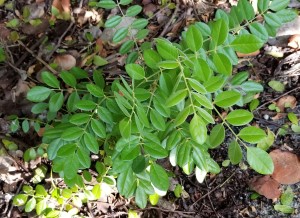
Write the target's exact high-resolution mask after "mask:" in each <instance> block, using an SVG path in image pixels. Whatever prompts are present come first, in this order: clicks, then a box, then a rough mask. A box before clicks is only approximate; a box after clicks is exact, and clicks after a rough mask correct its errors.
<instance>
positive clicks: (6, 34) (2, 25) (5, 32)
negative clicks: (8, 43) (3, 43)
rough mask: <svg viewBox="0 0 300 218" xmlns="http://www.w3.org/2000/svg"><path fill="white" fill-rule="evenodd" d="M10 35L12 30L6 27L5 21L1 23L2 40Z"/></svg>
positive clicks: (0, 33)
mask: <svg viewBox="0 0 300 218" xmlns="http://www.w3.org/2000/svg"><path fill="white" fill-rule="evenodd" d="M9 35H10V30H9V29H7V28H6V27H5V24H4V23H0V40H7V39H8V37H9Z"/></svg>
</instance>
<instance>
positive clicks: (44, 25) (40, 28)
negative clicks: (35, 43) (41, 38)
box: [22, 18, 50, 35]
mask: <svg viewBox="0 0 300 218" xmlns="http://www.w3.org/2000/svg"><path fill="white" fill-rule="evenodd" d="M41 21H42V22H41V23H40V24H39V25H36V26H33V25H31V24H30V23H25V24H23V25H22V32H23V33H25V34H27V35H38V34H40V33H43V32H46V30H47V29H48V27H49V25H50V24H49V20H48V19H44V18H42V19H41Z"/></svg>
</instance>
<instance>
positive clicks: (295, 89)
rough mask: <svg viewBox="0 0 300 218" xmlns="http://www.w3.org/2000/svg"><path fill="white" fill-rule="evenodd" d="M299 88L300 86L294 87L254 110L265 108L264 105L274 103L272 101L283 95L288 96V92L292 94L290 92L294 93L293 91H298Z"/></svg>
mask: <svg viewBox="0 0 300 218" xmlns="http://www.w3.org/2000/svg"><path fill="white" fill-rule="evenodd" d="M298 89H300V86H298V87H296V88H294V89H292V90H290V91H288V92H286V93H284V94H282V95H280V96H279V97H277V98H274V99H272V100H270V101H267V102H266V103H264V104H262V105H260V106H259V107H258V108H256V109H255V110H254V112H256V111H257V110H259V109H261V108H263V107H264V106H266V105H267V104H270V103H272V102H274V101H276V100H278V99H279V98H281V97H283V96H286V95H288V94H290V93H292V92H295V91H297V90H298Z"/></svg>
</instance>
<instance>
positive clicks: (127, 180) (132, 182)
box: [117, 168, 136, 198]
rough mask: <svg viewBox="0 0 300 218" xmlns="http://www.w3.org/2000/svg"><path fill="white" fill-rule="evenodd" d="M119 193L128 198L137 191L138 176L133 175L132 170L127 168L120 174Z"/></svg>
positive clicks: (118, 181)
mask: <svg viewBox="0 0 300 218" xmlns="http://www.w3.org/2000/svg"><path fill="white" fill-rule="evenodd" d="M117 187H118V191H119V192H120V194H121V195H124V196H125V197H126V198H129V197H131V196H132V195H133V194H134V191H135V189H136V176H135V175H134V174H133V172H132V169H131V168H127V169H126V170H125V171H123V172H122V173H120V175H119V176H118V180H117Z"/></svg>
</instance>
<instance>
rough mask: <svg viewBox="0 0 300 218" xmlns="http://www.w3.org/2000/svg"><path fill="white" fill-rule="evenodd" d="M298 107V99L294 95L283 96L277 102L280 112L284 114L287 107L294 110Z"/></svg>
mask: <svg viewBox="0 0 300 218" xmlns="http://www.w3.org/2000/svg"><path fill="white" fill-rule="evenodd" d="M296 105H297V99H296V98H295V97H294V96H292V95H287V96H283V97H281V98H280V99H279V100H278V101H277V102H276V106H277V107H278V108H279V109H280V112H283V111H284V108H286V107H289V108H291V109H294V108H295V107H296Z"/></svg>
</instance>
